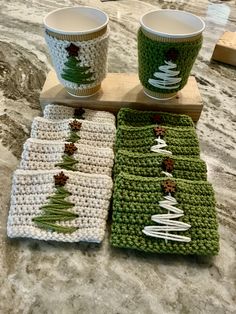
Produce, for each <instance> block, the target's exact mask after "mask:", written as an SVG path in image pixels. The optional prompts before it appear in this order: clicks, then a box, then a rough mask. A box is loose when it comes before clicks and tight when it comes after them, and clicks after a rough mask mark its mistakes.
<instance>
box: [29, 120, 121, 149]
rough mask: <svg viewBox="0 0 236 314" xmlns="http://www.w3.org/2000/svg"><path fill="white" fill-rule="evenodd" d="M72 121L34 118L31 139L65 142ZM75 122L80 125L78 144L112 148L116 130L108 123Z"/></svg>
mask: <svg viewBox="0 0 236 314" xmlns="http://www.w3.org/2000/svg"><path fill="white" fill-rule="evenodd" d="M72 121H74V119H65V120H48V119H45V118H42V117H36V118H34V120H33V123H32V128H31V137H32V138H38V139H42V140H56V141H67V139H68V138H69V136H70V132H71V129H70V125H69V123H70V122H72ZM77 121H79V122H81V123H82V126H81V129H80V131H78V134H79V136H80V139H79V140H78V142H79V143H80V144H83V145H90V146H94V147H95V148H94V149H96V147H110V148H113V145H114V141H115V134H116V128H115V126H114V125H112V124H110V123H98V122H93V121H88V120H80V119H77Z"/></svg>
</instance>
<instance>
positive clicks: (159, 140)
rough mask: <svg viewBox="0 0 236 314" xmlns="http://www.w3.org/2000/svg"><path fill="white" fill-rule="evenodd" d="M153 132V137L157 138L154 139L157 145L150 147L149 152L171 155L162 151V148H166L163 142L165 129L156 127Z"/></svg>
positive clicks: (164, 150) (167, 151) (166, 151)
mask: <svg viewBox="0 0 236 314" xmlns="http://www.w3.org/2000/svg"><path fill="white" fill-rule="evenodd" d="M153 131H154V133H155V135H156V136H157V138H155V141H156V142H157V144H156V145H153V146H151V149H150V150H151V152H154V153H160V154H167V155H172V152H170V151H169V150H166V149H163V148H164V147H166V146H167V144H166V142H165V140H164V139H163V137H164V135H165V129H164V128H163V127H159V126H157V127H155V128H154V129H153Z"/></svg>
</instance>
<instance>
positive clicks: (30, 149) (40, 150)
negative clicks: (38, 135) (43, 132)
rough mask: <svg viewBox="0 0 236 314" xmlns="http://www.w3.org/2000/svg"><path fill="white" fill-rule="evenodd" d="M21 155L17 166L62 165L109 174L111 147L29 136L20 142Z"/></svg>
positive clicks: (83, 170)
mask: <svg viewBox="0 0 236 314" xmlns="http://www.w3.org/2000/svg"><path fill="white" fill-rule="evenodd" d="M21 158H22V160H21V163H20V168H21V169H26V170H46V169H47V170H50V169H58V168H62V169H67V170H74V171H81V172H86V173H98V174H105V175H109V176H111V175H112V167H113V160H114V153H113V150H112V149H111V148H99V147H96V148H94V147H93V146H88V145H82V144H77V143H75V144H73V143H65V142H60V141H46V140H39V139H32V138H29V139H28V140H27V141H26V142H25V144H24V150H23V153H22V156H21Z"/></svg>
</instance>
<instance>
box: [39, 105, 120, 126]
mask: <svg viewBox="0 0 236 314" xmlns="http://www.w3.org/2000/svg"><path fill="white" fill-rule="evenodd" d="M82 111H84V113H82V115H81V116H82V118H83V119H84V120H88V121H93V122H99V123H111V124H113V125H115V122H116V119H115V116H114V115H113V114H112V113H110V112H106V111H97V110H90V109H82ZM75 114H76V109H75V108H71V107H67V106H62V105H55V104H48V105H46V106H45V108H44V111H43V116H44V118H45V119H51V120H63V119H71V118H73V117H75Z"/></svg>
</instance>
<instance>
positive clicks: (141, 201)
mask: <svg viewBox="0 0 236 314" xmlns="http://www.w3.org/2000/svg"><path fill="white" fill-rule="evenodd" d="M165 180H166V178H157V177H141V176H133V175H130V174H127V173H120V174H119V175H118V176H117V178H116V182H115V188H114V194H113V216H112V220H113V223H112V235H111V243H112V245H113V246H116V247H123V248H132V249H138V250H142V251H145V252H158V253H175V254H183V255H187V254H196V255H215V254H217V252H218V250H219V235H218V232H217V226H218V224H217V220H216V211H215V198H214V192H213V189H212V186H211V184H210V183H208V182H206V181H189V180H182V179H172V180H173V181H174V182H176V186H177V190H176V193H175V198H176V200H177V202H178V208H180V209H182V210H183V211H184V216H183V217H181V218H180V219H179V221H183V222H185V223H189V224H191V228H190V229H189V230H187V231H184V232H178V234H179V235H184V236H189V237H190V238H191V241H190V242H188V243H178V242H174V241H167V243H166V241H165V240H163V239H156V238H152V237H148V236H146V235H144V234H143V233H142V230H143V229H144V227H145V226H147V225H155V223H154V222H153V221H152V220H151V216H152V215H156V214H165V210H163V209H162V208H161V207H160V206H159V201H161V200H163V191H162V186H161V185H162V182H164V181H165Z"/></svg>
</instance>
